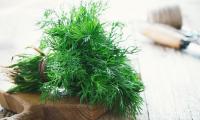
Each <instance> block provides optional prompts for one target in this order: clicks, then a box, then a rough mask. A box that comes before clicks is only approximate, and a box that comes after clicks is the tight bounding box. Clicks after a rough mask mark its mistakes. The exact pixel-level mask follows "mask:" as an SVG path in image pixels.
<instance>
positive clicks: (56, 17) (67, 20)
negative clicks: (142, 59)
mask: <svg viewBox="0 0 200 120" xmlns="http://www.w3.org/2000/svg"><path fill="white" fill-rule="evenodd" d="M102 11H104V5H103V4H102V3H101V2H89V3H81V5H80V6H79V7H75V8H73V9H72V10H71V11H70V12H69V13H66V12H64V11H62V12H60V13H58V12H56V11H54V10H47V11H46V12H45V13H44V18H43V20H41V21H40V22H39V25H40V27H41V29H42V30H43V31H44V34H43V37H42V39H41V43H40V49H41V51H47V52H45V54H44V53H42V52H40V54H39V55H22V56H19V59H18V61H17V63H16V64H13V65H11V66H10V67H11V68H13V69H14V70H15V71H16V72H15V73H13V74H14V76H15V78H14V80H15V83H16V85H17V86H16V87H14V88H12V89H11V90H10V91H9V92H12V93H16V92H37V93H41V100H42V101H46V100H59V99H60V98H64V97H65V96H71V97H79V98H80V102H81V103H88V104H91V105H96V104H100V105H103V106H105V107H106V108H107V109H108V110H110V111H113V112H115V113H118V114H119V115H122V116H128V115H131V116H132V117H134V118H135V117H136V114H137V113H138V112H139V111H140V109H141V104H142V98H141V97H140V92H141V91H143V89H144V86H143V83H142V82H141V81H140V80H139V77H138V74H137V73H136V71H135V70H134V69H133V68H131V66H130V65H129V63H128V59H127V56H126V54H130V53H134V52H135V48H133V50H129V49H122V48H120V47H119V46H118V44H117V41H121V40H122V39H123V38H122V37H123V36H122V35H123V34H122V32H121V31H122V28H123V24H121V23H119V22H114V23H112V24H108V23H102V22H101V21H100V19H99V16H100V15H101V13H102ZM109 26H110V30H109V31H108V30H105V28H108V27H109Z"/></svg>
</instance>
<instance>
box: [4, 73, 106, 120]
mask: <svg viewBox="0 0 200 120" xmlns="http://www.w3.org/2000/svg"><path fill="white" fill-rule="evenodd" d="M13 85H14V84H13V83H11V82H10V81H9V78H8V77H5V74H4V75H2V74H1V75H0V104H1V106H2V107H4V108H6V109H8V110H11V111H13V112H15V113H17V114H15V115H14V116H11V117H9V118H4V119H5V120H7V119H12V120H13V119H14V120H96V119H97V118H99V117H100V116H101V115H103V114H104V113H105V112H106V110H105V109H104V108H103V107H102V106H89V105H87V104H80V101H79V98H70V97H67V98H63V99H62V100H61V101H59V102H50V101H48V102H46V103H45V104H42V103H41V102H40V99H39V94H36V93H31V94H27V93H17V94H9V93H6V91H7V90H8V89H9V88H10V87H12V86H13Z"/></svg>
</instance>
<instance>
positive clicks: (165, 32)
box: [142, 24, 189, 49]
mask: <svg viewBox="0 0 200 120" xmlns="http://www.w3.org/2000/svg"><path fill="white" fill-rule="evenodd" d="M142 33H143V35H145V36H146V37H148V38H150V39H151V40H153V41H154V42H156V43H158V44H161V45H165V46H168V47H171V48H175V49H182V48H185V47H186V46H187V45H188V44H189V41H185V39H186V38H185V36H184V35H182V34H181V33H179V31H178V30H176V29H175V28H172V27H170V26H167V25H163V24H149V25H147V26H146V27H145V28H144V29H143V31H142Z"/></svg>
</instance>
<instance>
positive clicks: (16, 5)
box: [0, 0, 200, 65]
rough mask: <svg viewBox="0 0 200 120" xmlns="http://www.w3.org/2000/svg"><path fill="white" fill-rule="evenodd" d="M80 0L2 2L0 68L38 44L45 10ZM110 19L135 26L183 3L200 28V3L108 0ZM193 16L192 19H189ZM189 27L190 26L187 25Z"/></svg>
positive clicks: (194, 0) (185, 13) (198, 0)
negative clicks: (156, 10) (155, 11)
mask: <svg viewBox="0 0 200 120" xmlns="http://www.w3.org/2000/svg"><path fill="white" fill-rule="evenodd" d="M79 2H80V1H79V0H0V58H1V59H0V65H6V64H9V63H10V59H11V56H13V55H15V54H18V53H22V50H24V48H25V47H26V46H28V45H33V44H36V43H38V41H39V39H40V37H41V31H40V30H39V27H38V26H36V25H35V24H36V23H37V21H38V20H40V18H41V17H42V14H43V12H44V10H45V9H49V8H53V9H60V8H65V9H67V8H70V7H72V6H73V5H76V4H77V3H79ZM107 3H108V9H107V11H106V12H105V14H104V15H103V17H104V19H106V20H116V21H122V22H124V23H125V24H129V25H128V26H129V27H130V26H131V27H132V28H133V27H135V26H137V25H138V23H141V22H144V21H145V20H146V14H147V12H148V11H149V10H150V9H152V8H156V7H157V6H162V5H166V4H179V5H180V6H181V8H183V9H182V11H183V16H184V21H187V24H190V23H192V24H194V25H195V26H193V27H194V28H195V29H197V28H199V26H200V23H199V18H200V15H199V14H198V12H199V11H200V0H108V1H107ZM188 16H189V17H188ZM185 25H186V24H185Z"/></svg>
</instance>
